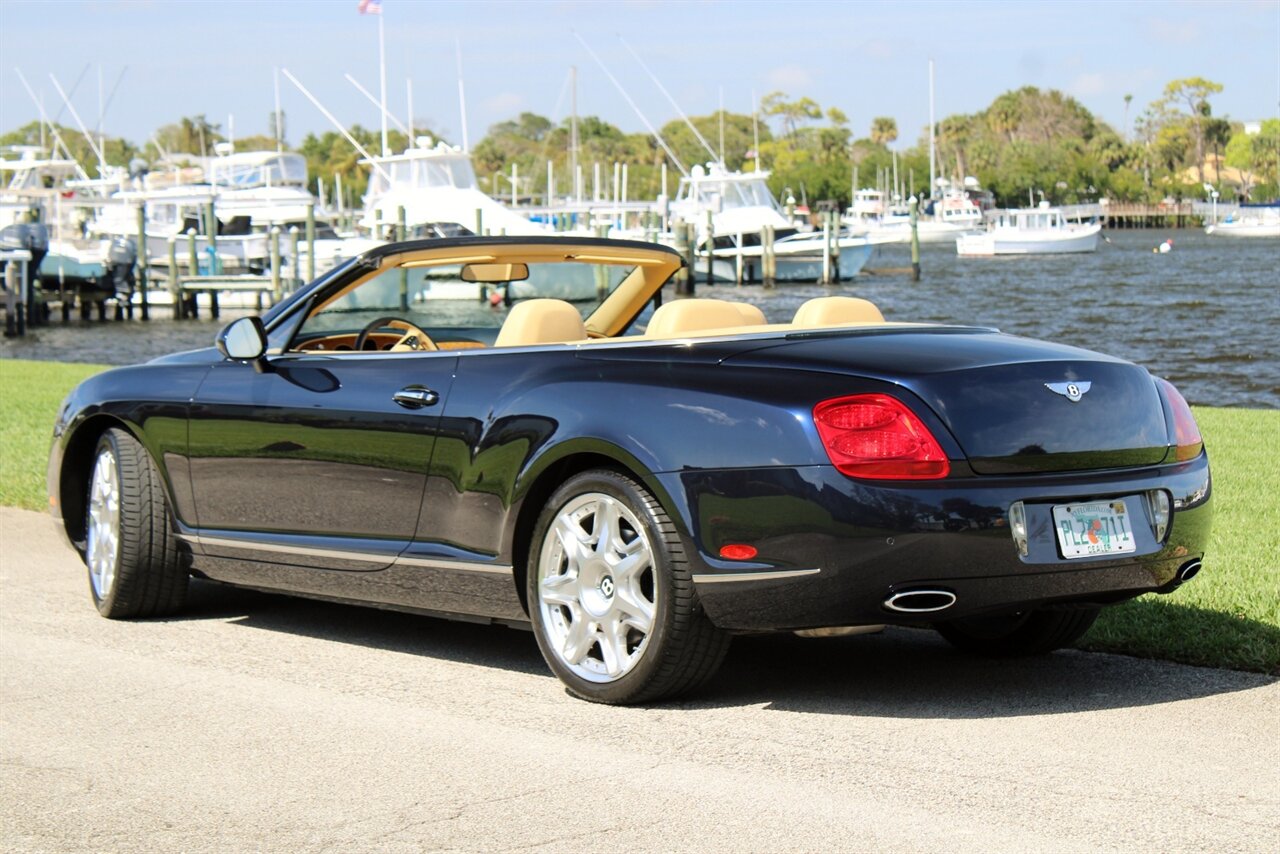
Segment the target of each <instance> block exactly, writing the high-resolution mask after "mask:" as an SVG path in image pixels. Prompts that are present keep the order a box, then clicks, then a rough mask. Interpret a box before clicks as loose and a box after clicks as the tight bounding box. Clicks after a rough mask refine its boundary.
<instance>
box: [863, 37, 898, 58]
mask: <svg viewBox="0 0 1280 854" xmlns="http://www.w3.org/2000/svg"><path fill="white" fill-rule="evenodd" d="M862 51H863V52H864V53H865V54H866V55H867V56H870V57H872V58H873V59H893V56H894V50H893V45H892V44H890V43H889V42H887V41H884V40H883V39H872V40H871V41H869V42H867V43H866V44H864V45H863V46H862Z"/></svg>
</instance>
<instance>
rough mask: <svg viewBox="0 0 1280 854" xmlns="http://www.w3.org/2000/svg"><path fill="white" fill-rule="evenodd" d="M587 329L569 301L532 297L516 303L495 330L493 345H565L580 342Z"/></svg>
mask: <svg viewBox="0 0 1280 854" xmlns="http://www.w3.org/2000/svg"><path fill="white" fill-rule="evenodd" d="M586 337H587V328H586V327H585V326H584V325H583V323H582V315H580V314H578V310H577V309H576V308H574V307H573V306H572V305H571V304H570V303H567V302H565V301H564V300H559V299H531V300H525V301H524V302H518V303H516V304H515V305H514V306H512V307H511V313H510V314H508V315H507V319H506V320H505V321H504V322H503V324H502V329H500V330H498V339H497V340H496V341H494V342H493V346H495V347H527V346H530V345H532V344H566V343H568V342H570V341H582V340H583V339H585V338H586Z"/></svg>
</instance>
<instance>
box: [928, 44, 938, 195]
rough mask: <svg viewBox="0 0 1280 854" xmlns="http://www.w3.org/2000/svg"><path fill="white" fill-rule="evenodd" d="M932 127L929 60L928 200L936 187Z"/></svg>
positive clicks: (931, 67)
mask: <svg viewBox="0 0 1280 854" xmlns="http://www.w3.org/2000/svg"><path fill="white" fill-rule="evenodd" d="M934 130H935V128H934V125H933V60H932V59H931V60H929V198H933V188H934V187H936V186H937V185H938V167H937V165H936V163H937V154H936V147H935V143H934V136H935V133H934Z"/></svg>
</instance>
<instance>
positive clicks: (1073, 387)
mask: <svg viewBox="0 0 1280 854" xmlns="http://www.w3.org/2000/svg"><path fill="white" fill-rule="evenodd" d="M1092 385H1093V383H1092V382H1090V381H1088V380H1077V381H1076V382H1073V383H1045V384H1044V387H1045V388H1047V389H1049V391H1051V392H1054V393H1055V394H1060V395H1062V396H1063V397H1065V398H1066V399H1067V400H1069V401H1071V402H1072V403H1079V402H1080V398H1082V397H1084V395H1085V392H1087V391H1088V390H1089V388H1090V387H1091V386H1092Z"/></svg>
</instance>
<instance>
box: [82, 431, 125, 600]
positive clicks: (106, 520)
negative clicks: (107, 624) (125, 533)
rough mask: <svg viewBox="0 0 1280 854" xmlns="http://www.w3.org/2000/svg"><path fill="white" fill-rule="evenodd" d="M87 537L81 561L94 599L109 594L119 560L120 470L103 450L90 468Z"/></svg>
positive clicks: (114, 457) (111, 454)
mask: <svg viewBox="0 0 1280 854" xmlns="http://www.w3.org/2000/svg"><path fill="white" fill-rule="evenodd" d="M88 528H89V534H88V543H87V544H86V549H85V562H86V563H87V564H88V565H89V583H90V584H92V585H93V595H94V596H95V597H97V599H98V600H103V599H106V598H107V596H109V595H110V594H111V587H112V585H113V584H115V580H116V566H117V565H118V563H119V561H120V470H119V467H118V466H117V465H116V455H115V454H114V453H113V452H112V450H111V448H109V447H104V448H102V450H101V451H100V452H99V453H98V459H97V461H96V462H95V463H94V465H93V484H92V486H90V488H89V524H88Z"/></svg>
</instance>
